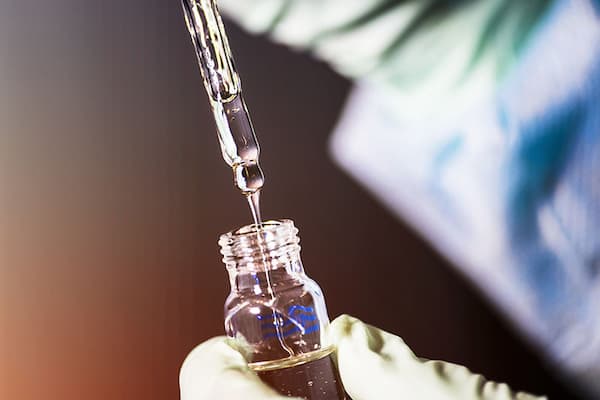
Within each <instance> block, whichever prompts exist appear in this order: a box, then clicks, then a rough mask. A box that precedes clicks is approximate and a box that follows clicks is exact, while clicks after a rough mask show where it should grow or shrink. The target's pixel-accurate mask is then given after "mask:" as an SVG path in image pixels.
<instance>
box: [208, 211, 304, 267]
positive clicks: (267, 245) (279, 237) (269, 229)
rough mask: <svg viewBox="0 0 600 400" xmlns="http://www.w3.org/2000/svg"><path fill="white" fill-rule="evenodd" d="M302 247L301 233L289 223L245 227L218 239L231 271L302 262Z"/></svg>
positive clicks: (279, 222)
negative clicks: (299, 234) (300, 255)
mask: <svg viewBox="0 0 600 400" xmlns="http://www.w3.org/2000/svg"><path fill="white" fill-rule="evenodd" d="M299 243H300V238H299V237H298V229H297V228H296V227H295V226H294V222H293V221H292V220H289V219H282V220H271V221H263V223H262V224H261V225H256V224H251V225H246V226H243V227H241V228H239V229H237V230H234V231H231V232H228V233H225V234H223V235H221V237H220V239H219V245H220V246H221V254H223V262H224V263H225V265H226V266H227V268H228V269H229V268H232V269H233V268H234V269H240V268H248V269H253V270H263V269H274V268H277V267H279V266H281V265H282V264H285V263H289V262H291V261H296V260H299V253H300V245H299Z"/></svg>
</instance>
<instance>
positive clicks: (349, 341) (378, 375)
mask: <svg viewBox="0 0 600 400" xmlns="http://www.w3.org/2000/svg"><path fill="white" fill-rule="evenodd" d="M328 334H329V336H330V340H331V342H332V343H333V344H334V345H335V346H336V348H337V364H338V368H339V370H340V375H341V378H342V382H343V384H344V387H345V388H346V391H347V392H348V394H349V395H350V396H351V397H352V399H353V400H386V399H413V400H515V399H516V400H527V399H538V398H537V397H535V396H531V395H528V394H525V393H514V392H512V391H511V390H510V388H509V387H508V386H507V385H506V384H498V383H494V382H487V381H486V380H485V379H484V378H483V377H482V376H481V375H476V374H473V373H471V372H470V371H469V370H468V369H467V368H465V367H462V366H459V365H456V364H450V363H446V362H442V361H428V360H423V359H420V358H418V357H416V356H415V355H414V354H413V352H412V351H411V350H410V349H409V348H408V346H406V344H405V343H404V341H402V339H400V338H399V337H397V336H394V335H392V334H390V333H387V332H384V331H382V330H380V329H377V328H374V327H372V326H369V325H366V324H364V323H363V322H361V321H359V320H358V319H356V318H353V317H350V316H347V315H343V316H341V317H339V318H337V319H336V320H335V321H333V322H332V324H331V326H330V329H329V333H328ZM179 383H180V387H181V400H209V399H210V400H214V399H220V400H228V399H231V400H239V399H245V400H270V399H272V400H283V399H287V400H289V399H290V398H289V397H283V396H280V395H278V394H277V393H276V392H275V391H274V390H272V389H270V388H269V387H267V386H266V385H265V384H264V383H262V381H260V379H259V378H258V377H257V375H256V374H254V373H253V372H252V370H250V368H248V365H247V363H246V361H245V359H244V357H243V355H242V354H241V353H240V352H239V351H237V350H236V349H235V343H234V342H233V341H231V339H227V338H225V337H217V338H213V339H211V340H208V341H206V342H204V343H202V344H200V345H199V346H198V347H196V348H195V349H194V350H193V351H192V352H191V353H190V355H189V356H188V357H187V358H186V360H185V361H184V363H183V366H182V368H181V374H180V377H179Z"/></svg>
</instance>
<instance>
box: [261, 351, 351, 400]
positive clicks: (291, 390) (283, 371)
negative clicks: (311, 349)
mask: <svg viewBox="0 0 600 400" xmlns="http://www.w3.org/2000/svg"><path fill="white" fill-rule="evenodd" d="M315 353H316V354H315V357H316V358H314V359H311V357H303V359H306V360H307V361H304V362H300V363H298V364H294V363H293V362H292V363H290V360H285V361H282V362H273V363H269V365H268V366H265V365H263V366H261V367H260V369H256V368H255V370H256V373H257V374H258V376H259V377H260V378H261V379H262V380H263V382H265V383H266V384H267V385H269V386H271V387H272V388H274V389H275V390H277V391H278V392H279V393H281V394H282V395H284V396H287V397H300V398H303V399H306V400H350V399H349V398H348V397H347V396H346V393H345V392H344V388H343V387H342V382H341V380H340V374H339V372H338V370H337V367H336V366H335V364H334V362H333V358H332V356H331V352H325V353H323V352H315ZM323 354H325V355H323ZM261 364H267V363H261ZM290 364H292V365H290ZM278 365H284V366H283V367H280V368H277V366H278ZM251 366H252V365H251Z"/></svg>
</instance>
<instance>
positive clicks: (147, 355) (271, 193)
mask: <svg viewBox="0 0 600 400" xmlns="http://www.w3.org/2000/svg"><path fill="white" fill-rule="evenodd" d="M227 27H228V31H229V36H230V42H231V44H232V46H233V48H234V52H235V56H236V61H237V66H238V70H239V71H240V72H241V75H242V79H243V83H244V89H245V93H246V98H247V101H248V104H249V107H250V110H251V112H252V116H253V120H254V124H255V126H256V128H257V132H258V135H259V139H260V142H261V146H262V164H263V167H264V169H265V173H266V175H267V179H268V181H267V184H266V187H265V189H264V193H263V196H262V199H263V214H264V216H265V217H267V218H282V217H288V218H293V219H294V220H295V221H296V224H297V225H298V226H299V228H300V233H301V237H302V245H303V252H302V257H303V260H304V264H305V267H306V270H307V272H308V273H309V275H311V276H312V277H313V278H314V279H316V280H317V281H318V282H319V283H320V285H321V286H322V288H323V290H324V292H325V294H326V298H327V301H328V306H329V313H330V315H331V316H332V317H334V316H336V315H339V314H340V313H349V314H352V315H355V316H357V317H359V318H361V319H363V320H365V321H367V322H369V323H371V324H374V325H377V326H379V327H381V328H384V329H386V330H389V331H392V332H394V333H396V334H398V335H400V336H402V337H403V338H404V339H405V340H406V342H407V343H408V344H409V345H410V346H411V347H412V348H413V350H414V351H415V352H416V353H417V354H418V355H419V356H422V357H428V358H436V359H444V360H449V361H454V362H457V363H461V364H464V365H466V366H468V367H469V368H470V369H471V370H473V371H476V372H480V373H483V374H484V375H485V376H486V377H488V378H490V379H495V380H499V381H505V382H508V383H509V384H510V385H511V386H512V387H514V388H515V389H520V390H528V391H531V392H534V393H539V394H542V393H543V394H547V395H550V397H551V398H553V399H566V398H571V399H572V398H574V396H573V395H572V394H569V393H568V392H567V391H566V389H565V388H564V387H563V386H562V385H561V384H560V383H559V382H558V381H557V380H556V378H554V377H553V376H552V375H551V374H550V372H549V370H548V369H547V368H546V367H545V366H544V364H543V363H542V362H541V360H540V359H539V358H538V357H537V356H536V355H535V354H534V352H533V351H532V350H530V349H529V347H527V346H526V345H525V344H524V342H522V341H521V340H520V339H519V338H518V337H517V336H516V335H515V334H513V333H511V330H510V329H509V328H508V327H507V326H506V324H505V323H504V321H503V320H502V319H501V318H500V317H499V316H498V315H497V314H495V312H494V311H493V309H492V308H491V307H490V306H489V305H488V304H486V303H485V302H484V301H483V300H482V297H481V296H480V295H479V294H478V293H477V292H476V291H475V290H474V289H473V288H472V287H471V286H470V285H469V284H468V283H467V282H466V281H465V280H464V279H463V278H462V277H461V276H460V275H458V274H457V273H455V272H454V271H453V270H452V269H451V267H450V266H449V265H448V264H447V263H446V262H445V261H444V260H443V259H442V258H441V257H440V256H438V255H436V254H435V253H434V252H433V251H432V249H431V248H430V247H429V246H428V245H427V244H425V243H424V242H423V241H422V240H421V239H419V238H418V237H417V236H416V235H415V234H414V233H413V232H411V231H410V230H409V229H408V228H407V227H406V226H404V225H403V224H402V223H401V222H399V221H397V220H395V219H394V218H393V217H392V216H391V214H389V213H388V212H386V211H385V210H384V209H383V208H382V207H381V206H380V205H379V204H377V203H376V202H375V201H374V200H373V199H372V198H371V197H370V196H369V195H368V194H367V193H366V192H365V191H363V190H362V189H361V188H360V187H358V186H357V185H356V184H355V183H354V182H353V181H352V180H351V179H349V178H348V177H347V176H346V175H345V174H344V173H343V172H342V171H340V170H339V169H338V168H336V166H335V165H333V163H332V162H331V161H330V158H329V156H328V154H327V140H328V135H329V133H330V132H331V130H332V128H333V126H334V124H335V122H336V118H337V116H338V115H339V113H340V110H341V108H342V106H343V102H344V98H345V96H346V94H347V92H348V90H349V88H350V83H349V82H348V81H346V80H344V79H342V78H340V77H339V76H337V75H335V74H334V73H333V72H331V71H330V70H329V69H328V68H327V67H326V66H324V65H321V64H319V63H317V62H315V61H313V60H311V59H310V58H309V57H308V56H307V55H302V54H295V53H293V52H291V51H289V50H287V49H284V48H282V47H278V46H276V45H273V44H271V43H269V42H268V41H267V40H266V39H264V38H255V37H250V36H248V35H246V34H244V33H243V32H241V31H240V30H239V29H238V28H236V27H235V26H233V25H232V24H231V23H228V24H227ZM0 207H1V208H0V398H2V399H20V400H27V399H38V398H46V399H86V400H93V399H107V398H110V399H135V398H145V399H175V398H178V372H179V371H178V370H179V366H180V364H181V362H182V361H183V359H184V357H185V355H186V354H187V353H188V352H189V351H190V350H191V349H192V348H193V347H194V346H195V345H196V344H198V343H199V342H201V341H203V340H205V339H207V338H209V337H211V336H214V335H219V334H222V332H223V328H222V320H223V315H222V306H223V302H224V299H225V296H226V295H227V293H228V289H229V288H228V286H227V285H228V284H227V279H226V273H225V269H224V267H223V265H222V264H221V261H220V256H219V253H218V248H217V245H216V241H217V237H218V235H219V234H220V233H223V232H225V231H228V230H230V229H232V228H235V227H237V226H240V225H242V224H246V223H248V222H249V221H250V214H249V211H248V209H247V206H246V205H245V201H244V200H243V198H242V197H241V196H240V195H239V194H238V193H236V191H235V189H234V188H233V185H232V178H231V173H230V171H229V170H228V168H226V166H225V164H224V163H223V161H222V159H221V158H220V151H219V149H218V143H217V139H216V134H215V130H214V126H213V122H212V119H211V115H210V114H209V109H208V104H207V101H206V96H205V94H204V88H203V87H202V83H201V79H200V75H199V71H198V68H197V66H196V60H195V57H194V53H193V49H192V46H191V43H190V40H189V37H188V34H187V32H186V29H185V27H184V23H183V17H182V12H181V10H180V6H179V2H178V1H169V2H167V1H158V0H146V1H141V0H131V1H127V2H124V1H116V0H110V1H96V2H92V1H81V0H79V1H75V0H53V1H52V2H26V1H7V0H4V1H0Z"/></svg>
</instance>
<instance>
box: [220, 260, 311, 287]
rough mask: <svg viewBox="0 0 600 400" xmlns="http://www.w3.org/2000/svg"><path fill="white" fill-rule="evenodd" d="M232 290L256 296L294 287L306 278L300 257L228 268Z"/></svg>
mask: <svg viewBox="0 0 600 400" xmlns="http://www.w3.org/2000/svg"><path fill="white" fill-rule="evenodd" d="M228 273H229V282H230V284H231V290H232V291H234V292H245V291H252V292H253V293H254V294H263V293H265V294H266V293H271V292H272V291H276V290H278V289H281V288H283V287H288V286H289V285H293V282H294V281H298V280H300V279H301V278H302V277H303V276H304V268H303V266H302V262H301V261H300V257H299V256H298V255H296V256H294V257H286V259H282V258H281V257H280V258H278V259H271V260H269V261H267V262H265V263H252V264H251V265H248V264H242V265H236V266H235V267H233V268H231V267H230V268H228Z"/></svg>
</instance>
